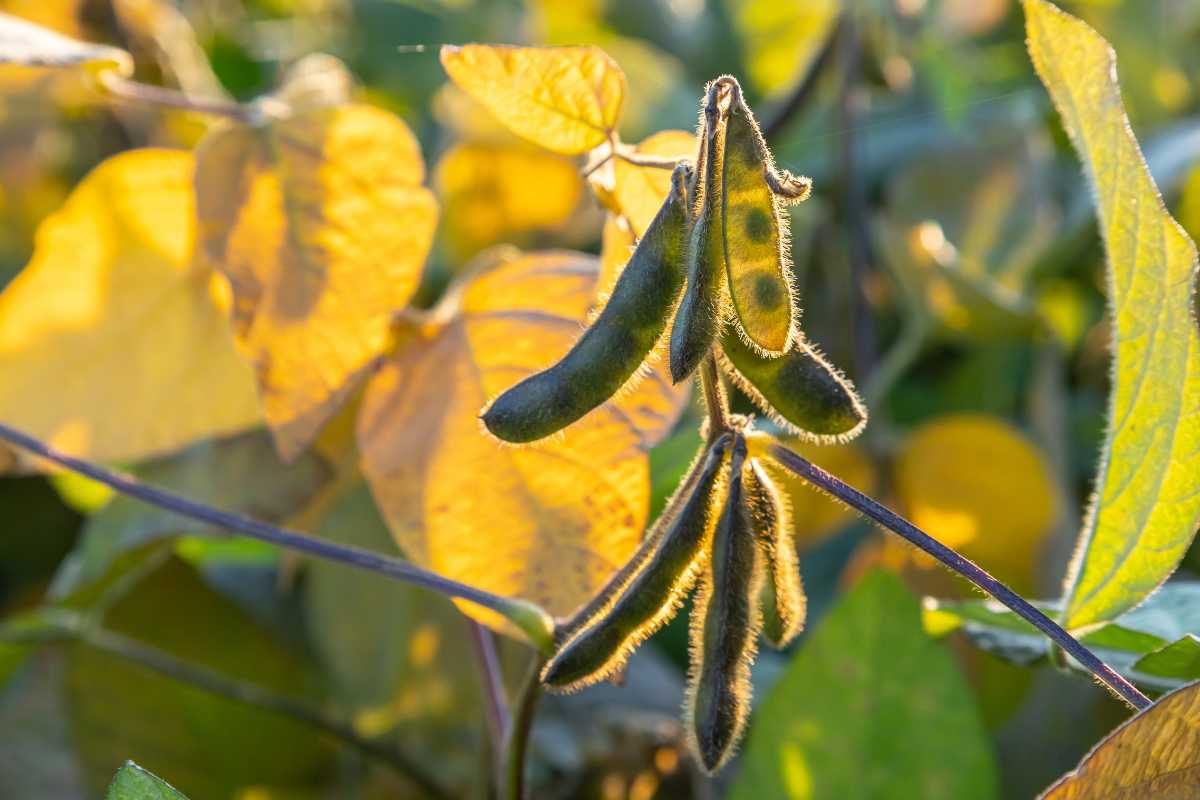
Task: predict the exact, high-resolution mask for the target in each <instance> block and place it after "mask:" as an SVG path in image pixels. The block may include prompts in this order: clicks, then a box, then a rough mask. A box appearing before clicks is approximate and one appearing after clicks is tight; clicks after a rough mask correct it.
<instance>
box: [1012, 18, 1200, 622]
mask: <svg viewBox="0 0 1200 800" xmlns="http://www.w3.org/2000/svg"><path fill="white" fill-rule="evenodd" d="M1025 13H1026V22H1027V27H1028V39H1029V53H1030V56H1031V57H1032V58H1033V63H1034V66H1035V67H1036V68H1037V72H1038V75H1039V77H1041V79H1042V82H1043V83H1044V84H1045V85H1046V88H1047V89H1048V90H1049V92H1050V96H1051V97H1052V98H1053V100H1054V104H1055V106H1056V107H1057V108H1058V112H1059V115H1060V116H1061V117H1062V121H1063V126H1064V127H1065V128H1066V130H1067V133H1068V134H1069V135H1070V137H1071V141H1072V142H1073V143H1074V144H1075V147H1076V148H1077V149H1078V151H1079V155H1080V158H1081V159H1082V161H1083V164H1084V169H1085V172H1086V173H1087V176H1088V179H1089V183H1090V184H1091V186H1092V189H1093V191H1094V193H1095V197H1096V201H1097V203H1096V204H1097V213H1098V216H1099V220H1100V232H1101V234H1102V236H1103V239H1104V244H1105V248H1106V250H1107V253H1108V272H1107V283H1108V303H1109V309H1110V313H1111V315H1112V322H1113V325H1112V338H1113V345H1114V352H1113V357H1114V360H1115V369H1114V377H1115V380H1114V386H1113V389H1112V395H1111V398H1110V401H1109V429H1108V435H1107V438H1106V441H1105V443H1104V449H1103V453H1102V455H1101V458H1100V468H1099V474H1098V475H1097V479H1096V499H1095V501H1094V503H1093V507H1092V509H1091V511H1090V513H1089V514H1088V517H1087V521H1086V522H1085V524H1084V527H1083V531H1082V533H1081V534H1080V546H1079V549H1078V550H1077V556H1076V559H1075V561H1074V562H1073V564H1072V567H1071V570H1070V574H1069V576H1068V580H1067V587H1068V588H1067V593H1066V606H1065V609H1064V612H1063V619H1064V622H1065V624H1066V627H1068V628H1071V629H1079V628H1085V627H1087V626H1091V625H1095V624H1097V623H1100V622H1104V621H1105V620H1110V619H1113V618H1115V617H1116V616H1118V615H1119V614H1120V613H1121V612H1123V611H1126V610H1128V609H1130V608H1132V607H1133V606H1135V605H1137V604H1138V603H1139V602H1141V601H1142V600H1144V599H1145V598H1146V596H1147V595H1149V594H1150V593H1151V592H1153V591H1154V590H1155V589H1156V588H1158V586H1159V585H1160V584H1161V583H1162V582H1163V581H1164V580H1165V579H1166V578H1167V576H1168V575H1170V574H1171V572H1172V571H1174V569H1175V567H1176V566H1177V565H1178V564H1179V561H1180V559H1181V558H1182V557H1183V554H1184V552H1185V551H1186V550H1187V547H1188V545H1189V544H1190V543H1191V541H1192V537H1193V536H1194V534H1195V531H1196V525H1197V521H1198V520H1200V333H1198V332H1197V328H1196V321H1195V319H1194V317H1193V315H1192V309H1191V304H1192V292H1193V286H1194V284H1195V275H1196V267H1197V264H1196V248H1195V246H1194V245H1193V244H1192V242H1191V240H1190V239H1188V237H1187V235H1186V234H1185V233H1184V232H1183V230H1182V228H1180V227H1179V225H1178V224H1177V223H1176V222H1175V220H1174V219H1172V218H1171V216H1170V215H1169V214H1168V213H1167V211H1166V208H1165V207H1164V206H1163V202H1162V198H1161V196H1160V195H1159V193H1158V189H1157V187H1156V186H1155V185H1154V180H1153V179H1152V178H1151V176H1150V173H1149V171H1148V170H1147V169H1146V164H1145V161H1144V159H1143V158H1142V152H1141V149H1140V148H1139V147H1138V143H1137V140H1136V139H1135V138H1134V137H1133V134H1132V132H1131V131H1130V128H1129V120H1128V119H1127V117H1126V116H1125V109H1124V105H1123V104H1122V102H1121V93H1120V87H1119V86H1118V84H1117V79H1116V75H1117V72H1116V55H1115V54H1114V52H1113V50H1112V48H1111V47H1110V46H1109V45H1108V42H1106V41H1105V40H1104V39H1103V37H1101V36H1100V35H1099V34H1098V33H1096V32H1095V31H1094V30H1092V29H1091V28H1090V27H1088V26H1087V25H1086V24H1085V23H1083V22H1081V21H1080V20H1078V19H1075V18H1074V17H1072V16H1070V15H1069V14H1066V13H1064V12H1062V11H1060V10H1058V9H1057V8H1056V7H1054V6H1053V5H1051V4H1050V3H1047V2H1045V1H1044V0H1025Z"/></svg>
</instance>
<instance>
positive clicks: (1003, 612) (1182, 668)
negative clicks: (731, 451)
mask: <svg viewBox="0 0 1200 800" xmlns="http://www.w3.org/2000/svg"><path fill="white" fill-rule="evenodd" d="M1034 605H1036V606H1037V607H1038V608H1040V609H1041V610H1042V611H1043V612H1045V613H1046V614H1050V615H1053V614H1057V613H1059V612H1060V611H1061V610H1062V602H1061V601H1056V600H1055V601H1042V602H1036V603H1034ZM924 622H925V629H926V630H927V631H929V632H930V633H931V634H934V635H943V634H945V633H948V632H950V631H952V630H962V632H963V633H965V634H966V635H967V637H968V638H969V639H970V640H971V641H972V642H973V643H974V644H975V645H976V646H977V647H979V648H980V649H982V650H987V651H988V652H990V653H994V654H995V655H997V656H999V657H1000V658H1003V659H1005V660H1007V661H1012V662H1013V663H1016V664H1022V665H1031V664H1034V663H1037V662H1039V661H1041V660H1042V659H1044V658H1046V656H1047V655H1049V652H1050V642H1049V640H1048V639H1047V638H1046V637H1045V636H1044V635H1043V634H1041V633H1040V632H1039V631H1038V630H1037V629H1035V628H1034V627H1033V626H1032V625H1030V624H1029V623H1028V622H1026V621H1025V620H1023V619H1021V618H1020V617H1018V616H1017V615H1016V614H1014V613H1012V612H1011V611H1009V610H1008V609H1007V608H1004V607H1003V606H1001V605H1000V604H999V603H996V602H995V601H994V600H965V601H954V600H951V601H946V600H934V599H932V598H926V600H925V609H924ZM1198 636H1200V582H1197V581H1189V582H1182V581H1179V582H1176V581H1172V582H1171V583H1168V584H1167V585H1166V586H1164V587H1163V588H1162V589H1160V590H1159V591H1158V592H1156V593H1155V594H1154V595H1153V596H1152V597H1151V598H1150V599H1149V600H1147V601H1146V602H1145V603H1143V604H1142V605H1140V606H1138V607H1137V608H1135V609H1133V610H1132V611H1128V612H1126V613H1125V614H1122V615H1121V616H1120V617H1118V618H1117V619H1116V620H1114V621H1112V622H1110V623H1107V624H1105V625H1102V626H1100V627H1099V628H1094V629H1093V630H1091V631H1090V632H1088V633H1087V634H1086V635H1085V636H1083V637H1082V638H1081V640H1080V641H1082V642H1083V644H1085V645H1086V646H1087V647H1088V648H1089V649H1090V650H1092V651H1093V652H1094V653H1096V655H1097V656H1099V657H1100V658H1101V659H1102V660H1103V661H1105V662H1106V663H1107V664H1108V665H1109V666H1111V667H1112V668H1113V669H1115V670H1117V672H1119V673H1121V674H1122V675H1124V676H1125V677H1127V678H1129V679H1130V680H1131V681H1133V682H1135V683H1137V684H1138V685H1139V686H1141V687H1142V688H1144V689H1146V690H1149V691H1156V692H1162V691H1167V690H1170V689H1175V688H1177V687H1179V686H1182V685H1183V684H1185V683H1187V682H1189V681H1193V680H1197V679H1200V638H1197V637H1198ZM1068 663H1069V665H1070V666H1071V667H1072V668H1075V669H1079V667H1078V665H1077V664H1075V663H1074V662H1073V661H1070V660H1068ZM1079 671H1080V673H1081V674H1086V673H1085V671H1084V670H1081V669H1079Z"/></svg>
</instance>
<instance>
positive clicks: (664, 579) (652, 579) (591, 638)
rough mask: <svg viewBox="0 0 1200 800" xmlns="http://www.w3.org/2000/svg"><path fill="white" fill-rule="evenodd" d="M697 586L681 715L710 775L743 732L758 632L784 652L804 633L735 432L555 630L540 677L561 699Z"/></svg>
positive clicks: (785, 542) (788, 549)
mask: <svg viewBox="0 0 1200 800" xmlns="http://www.w3.org/2000/svg"><path fill="white" fill-rule="evenodd" d="M697 584H698V585H699V591H698V592H697V594H696V600H695V603H694V606H693V611H692V625H691V646H690V653H691V670H690V672H689V679H688V692H687V704H686V708H685V715H686V718H687V730H688V738H689V741H690V743H691V745H692V749H693V751H694V752H695V754H696V756H697V758H698V759H699V761H700V763H701V764H703V766H704V768H705V769H706V770H708V771H710V772H714V771H716V770H718V769H720V767H721V766H722V765H723V764H724V763H725V762H726V761H727V760H728V758H729V756H730V754H731V753H732V752H733V751H734V749H735V747H736V745H737V743H738V741H739V740H740V739H741V735H742V731H743V729H744V728H745V724H746V718H747V716H748V714H749V711H750V664H751V662H752V661H753V660H754V655H755V652H756V649H757V641H758V636H759V633H760V632H762V633H763V634H764V636H765V638H766V639H767V641H768V642H770V643H771V644H772V645H774V646H776V647H784V646H786V645H787V644H788V643H789V642H791V640H792V639H794V638H795V636H796V635H797V634H798V633H799V632H800V630H801V629H802V628H803V627H804V614H805V600H804V590H803V587H802V585H801V582H800V570H799V565H798V562H797V560H796V552H795V548H794V544H793V542H792V533H791V527H790V525H789V523H788V513H787V504H786V502H785V500H784V496H783V495H782V494H781V493H780V491H779V489H778V488H777V487H776V486H775V484H774V482H773V481H772V479H771V477H770V476H769V474H768V472H767V470H766V469H765V468H764V465H763V464H762V462H761V461H760V460H759V459H758V458H755V457H751V456H749V455H748V452H747V447H746V438H745V436H744V435H743V433H742V431H740V430H737V431H732V432H729V433H725V434H723V435H721V436H719V437H717V438H716V439H715V440H714V441H713V442H712V443H711V444H708V445H706V447H705V448H704V449H703V450H702V451H701V452H700V455H699V456H698V457H697V458H696V460H695V462H694V463H693V465H692V468H691V469H690V470H689V471H688V474H687V477H686V478H685V479H684V481H683V483H682V484H681V485H680V488H679V489H678V490H677V491H676V493H675V496H674V497H673V498H672V499H671V501H670V502H669V503H668V504H667V508H666V510H665V511H664V512H663V514H662V516H661V517H660V518H659V519H658V521H657V522H656V523H655V524H654V526H653V527H652V528H651V529H650V532H649V534H648V535H647V536H646V538H645V539H644V540H643V542H642V544H641V546H640V547H639V548H638V550H637V552H636V553H635V554H634V556H633V558H632V559H630V560H629V562H628V563H627V564H626V565H625V567H624V568H622V569H621V570H620V571H618V572H617V573H616V574H615V575H613V576H612V578H611V579H610V580H609V581H608V583H606V584H605V586H604V588H603V589H601V591H600V593H599V594H598V595H597V596H596V597H595V598H594V599H593V600H592V601H591V602H589V603H588V604H587V605H585V606H584V607H583V608H581V609H580V610H579V611H578V612H576V613H575V614H574V615H573V616H572V617H571V618H570V619H568V620H566V621H565V622H564V623H563V624H562V625H561V626H560V629H559V646H558V648H557V650H556V652H555V654H554V656H553V657H552V658H551V659H550V660H549V661H548V662H547V663H546V666H545V668H544V670H543V672H542V676H541V677H542V682H543V683H545V684H546V685H547V686H548V687H550V688H551V689H555V690H558V691H567V692H570V691H576V690H578V689H582V688H584V687H586V686H590V685H592V684H594V683H597V682H599V681H602V680H605V679H607V678H610V677H612V676H614V675H615V674H617V673H618V672H619V671H620V670H622V669H623V668H624V666H625V663H626V662H627V661H628V659H629V656H630V653H632V652H633V650H634V649H635V648H636V647H637V645H638V644H639V643H640V642H641V641H642V640H643V639H645V638H646V637H647V636H650V635H651V634H653V633H654V632H655V631H657V630H658V629H659V628H661V627H662V626H663V625H664V624H666V622H667V621H669V620H670V619H671V617H672V616H674V614H675V612H676V611H677V610H678V608H679V606H680V604H681V603H682V602H683V599H684V597H685V596H686V595H687V593H688V592H689V591H691V589H692V588H693V587H694V586H696V585H697Z"/></svg>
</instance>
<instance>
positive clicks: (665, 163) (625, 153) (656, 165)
mask: <svg viewBox="0 0 1200 800" xmlns="http://www.w3.org/2000/svg"><path fill="white" fill-rule="evenodd" d="M612 155H615V156H616V157H617V158H619V159H621V160H622V161H624V162H625V163H627V164H633V165H634V166H635V167H649V168H651V169H675V168H676V167H677V166H679V165H680V164H681V163H683V162H684V161H687V159H686V158H671V157H669V156H652V155H647V154H646V153H639V152H638V151H636V150H633V149H631V148H628V147H619V148H617V149H616V150H614V151H613V153H612ZM610 157H611V156H610Z"/></svg>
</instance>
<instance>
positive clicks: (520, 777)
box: [500, 654, 546, 800]
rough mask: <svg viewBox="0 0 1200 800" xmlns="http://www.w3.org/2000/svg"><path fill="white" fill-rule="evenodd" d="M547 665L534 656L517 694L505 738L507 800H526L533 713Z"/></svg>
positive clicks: (503, 777) (542, 659)
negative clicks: (542, 675) (527, 761)
mask: <svg viewBox="0 0 1200 800" xmlns="http://www.w3.org/2000/svg"><path fill="white" fill-rule="evenodd" d="M545 663H546V661H545V659H544V658H543V657H542V656H541V655H537V654H535V655H534V656H533V659H532V663H531V664H530V665H529V673H528V674H527V675H526V676H525V680H524V682H523V683H522V684H521V688H520V689H519V690H518V692H517V699H516V704H515V707H514V709H513V717H512V723H511V724H510V725H509V727H508V735H507V736H505V737H504V751H503V752H504V755H503V758H504V775H503V776H502V779H501V781H500V785H501V786H503V787H504V795H503V796H504V798H505V800H525V754H526V752H527V751H528V749H529V734H530V732H531V731H532V730H533V716H534V711H535V710H536V709H537V704H538V701H539V700H541V698H542V682H541V678H540V676H541V673H542V667H543V666H544V665H545Z"/></svg>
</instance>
